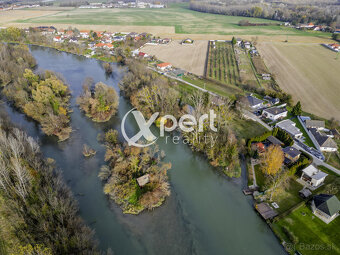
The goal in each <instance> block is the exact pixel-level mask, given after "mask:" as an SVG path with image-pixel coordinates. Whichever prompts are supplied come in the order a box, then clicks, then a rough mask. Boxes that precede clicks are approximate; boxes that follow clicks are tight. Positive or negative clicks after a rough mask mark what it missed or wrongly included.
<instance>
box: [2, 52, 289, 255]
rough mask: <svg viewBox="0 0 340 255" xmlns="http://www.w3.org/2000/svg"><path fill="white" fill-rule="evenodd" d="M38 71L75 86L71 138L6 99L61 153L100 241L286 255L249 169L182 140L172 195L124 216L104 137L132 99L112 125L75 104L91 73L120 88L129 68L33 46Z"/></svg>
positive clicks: (173, 157)
mask: <svg viewBox="0 0 340 255" xmlns="http://www.w3.org/2000/svg"><path fill="white" fill-rule="evenodd" d="M30 49H31V52H32V54H33V56H34V57H35V58H36V60H37V63H38V70H39V69H48V70H52V71H55V72H58V73H60V74H61V75H62V76H63V77H64V78H65V80H66V82H67V84H69V86H70V89H71V92H72V99H71V108H72V110H73V112H72V113H71V125H72V128H73V130H74V131H73V132H72V133H71V137H70V139H68V140H67V141H65V142H61V143H58V142H57V139H56V138H53V137H47V136H46V135H44V134H43V133H42V132H41V130H40V129H39V126H38V125H37V124H36V123H35V122H34V121H32V120H30V119H28V118H26V117H25V116H24V115H23V114H22V113H20V112H18V111H17V110H15V109H13V108H12V107H10V106H9V105H8V104H2V105H1V108H2V111H6V113H7V115H8V116H9V118H10V119H11V120H12V121H13V122H14V123H15V124H16V125H18V126H20V127H21V128H22V129H23V130H25V131H26V132H27V133H28V134H29V135H30V136H32V137H34V138H36V139H38V140H39V143H40V145H41V150H42V152H43V154H44V155H45V156H46V157H50V158H53V159H55V161H56V165H57V167H58V168H59V169H60V170H61V171H62V173H63V176H64V179H65V181H66V182H67V184H68V185H69V187H70V188H71V189H72V191H73V193H74V195H75V197H76V199H77V200H78V203H79V207H80V214H81V216H82V217H83V219H84V220H85V221H86V223H87V224H88V225H89V226H90V227H91V228H93V229H94V230H95V233H96V234H95V237H96V238H97V239H98V241H99V247H100V248H101V249H102V250H103V251H105V250H107V249H108V248H110V249H111V250H112V251H114V253H115V254H129V255H131V254H158V255H159V254H230V255H237V254H243V255H244V254H261V255H267V254H268V255H274V254H275V255H276V254H278V255H279V254H286V253H285V251H284V250H283V248H282V247H281V245H280V244H279V242H278V240H277V239H276V237H275V236H274V234H273V233H272V232H271V230H270V228H269V227H268V226H267V225H266V223H265V222H264V221H263V220H262V219H261V218H260V217H259V216H258V215H257V214H256V213H255V211H254V209H253V207H252V200H251V198H250V197H245V196H244V195H243V193H242V187H244V185H245V184H246V180H245V176H244V169H243V177H242V178H240V179H231V178H227V177H226V176H224V175H221V174H220V173H218V172H217V171H216V170H215V169H214V168H213V167H212V166H210V165H209V164H208V162H207V161H206V159H205V158H204V157H202V156H201V155H199V154H196V153H193V152H192V151H191V150H190V148H189V147H188V146H186V145H183V144H181V143H179V144H172V143H167V144H166V143H165V139H158V142H157V143H158V145H159V147H160V148H161V149H162V150H164V151H165V153H166V157H165V161H166V162H168V161H170V162H171V163H172V169H171V170H170V171H169V177H170V183H171V196H170V197H169V198H167V200H166V201H165V203H164V204H163V205H162V206H161V207H159V208H156V209H155V210H153V211H151V212H144V213H142V214H140V215H138V216H134V215H124V214H123V213H122V212H121V210H120V208H119V207H117V206H116V205H115V204H114V203H112V202H110V201H108V199H107V197H106V196H105V195H104V194H103V185H102V183H101V181H100V180H99V178H98V177H97V175H98V172H99V170H100V167H101V166H102V165H103V164H104V154H105V148H104V146H102V145H101V144H100V143H99V142H98V141H97V135H98V134H99V133H103V132H105V131H106V130H108V129H110V128H115V129H118V130H119V131H120V123H121V119H122V117H123V116H124V115H125V113H126V112H127V111H128V110H130V109H131V105H130V104H129V102H128V101H127V100H126V99H124V98H123V97H120V99H119V100H120V104H119V110H118V114H117V116H115V117H113V118H112V119H111V120H110V121H109V122H107V123H94V122H92V121H91V120H89V119H88V118H87V117H85V116H84V115H83V114H82V113H81V112H80V111H79V109H78V107H77V106H76V104H75V101H76V97H77V96H78V95H79V94H80V93H81V89H82V83H83V81H84V79H85V77H92V78H93V79H94V81H95V82H99V81H102V82H104V83H106V84H108V85H111V86H113V87H114V88H115V89H116V90H117V91H119V88H118V85H117V84H118V82H119V80H120V79H121V78H122V77H123V75H124V72H125V70H124V68H122V67H118V66H115V68H114V73H113V75H111V76H107V75H106V74H105V71H104V69H103V68H102V67H101V63H100V62H99V61H97V60H94V59H87V58H85V57H81V56H76V55H72V54H68V53H64V52H58V51H56V50H54V49H48V48H42V47H36V46H31V47H30ZM136 131H137V130H136V126H135V123H128V133H130V134H131V132H136ZM85 143H86V144H88V145H89V146H90V147H92V148H94V149H95V150H96V151H97V154H96V155H95V156H94V157H92V158H86V159H85V158H84V157H83V155H82V147H83V144H85Z"/></svg>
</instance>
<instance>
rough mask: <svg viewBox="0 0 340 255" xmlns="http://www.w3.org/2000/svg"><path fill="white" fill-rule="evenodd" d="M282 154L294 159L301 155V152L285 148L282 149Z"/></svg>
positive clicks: (292, 148)
mask: <svg viewBox="0 0 340 255" xmlns="http://www.w3.org/2000/svg"><path fill="white" fill-rule="evenodd" d="M282 151H283V153H285V154H288V155H289V156H291V157H292V158H295V157H297V156H299V155H300V154H301V152H300V151H299V150H298V149H295V148H294V147H290V146H288V147H286V148H283V149H282Z"/></svg>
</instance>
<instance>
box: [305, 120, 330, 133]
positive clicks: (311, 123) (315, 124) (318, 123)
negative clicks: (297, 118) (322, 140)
mask: <svg viewBox="0 0 340 255" xmlns="http://www.w3.org/2000/svg"><path fill="white" fill-rule="evenodd" d="M305 124H306V128H308V129H310V128H316V129H317V130H323V129H324V128H325V122H324V121H323V120H308V119H307V120H306V121H305Z"/></svg>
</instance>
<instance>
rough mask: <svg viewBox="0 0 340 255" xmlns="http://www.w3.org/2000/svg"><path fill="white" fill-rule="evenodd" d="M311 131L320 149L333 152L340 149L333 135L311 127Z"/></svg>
mask: <svg viewBox="0 0 340 255" xmlns="http://www.w3.org/2000/svg"><path fill="white" fill-rule="evenodd" d="M310 132H311V133H312V135H313V136H314V138H315V140H316V142H317V143H318V145H319V147H320V151H326V152H333V151H337V150H338V146H337V144H336V142H334V140H333V139H332V137H330V136H327V135H325V134H321V133H320V131H318V130H317V129H316V128H311V129H310Z"/></svg>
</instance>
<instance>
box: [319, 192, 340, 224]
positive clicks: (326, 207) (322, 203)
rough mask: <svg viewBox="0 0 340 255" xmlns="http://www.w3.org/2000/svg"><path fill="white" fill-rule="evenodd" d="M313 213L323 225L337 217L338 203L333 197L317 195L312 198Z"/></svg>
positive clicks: (339, 205) (339, 202)
mask: <svg viewBox="0 0 340 255" xmlns="http://www.w3.org/2000/svg"><path fill="white" fill-rule="evenodd" d="M312 211H313V213H314V214H315V215H316V216H317V217H318V218H319V219H321V220H322V221H323V222H325V223H327V224H328V223H330V222H331V221H332V220H334V219H335V218H336V217H338V216H339V211H340V201H339V199H338V198H337V197H336V196H335V195H328V194H319V195H316V196H314V197H313V201H312Z"/></svg>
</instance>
